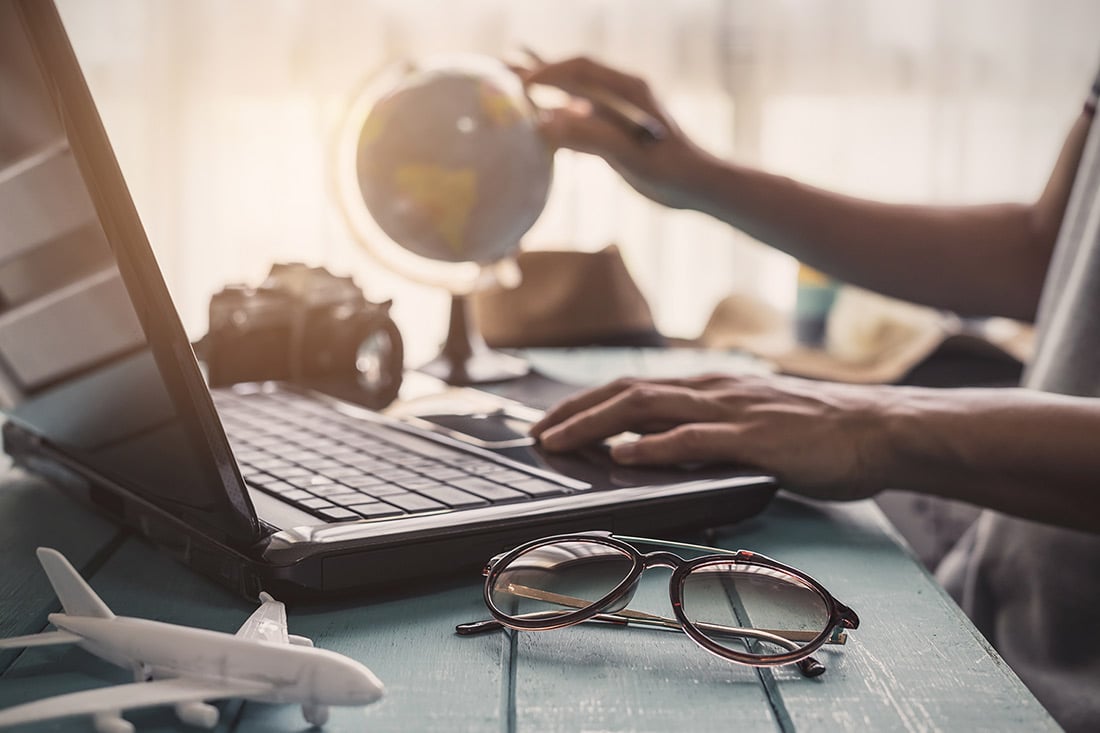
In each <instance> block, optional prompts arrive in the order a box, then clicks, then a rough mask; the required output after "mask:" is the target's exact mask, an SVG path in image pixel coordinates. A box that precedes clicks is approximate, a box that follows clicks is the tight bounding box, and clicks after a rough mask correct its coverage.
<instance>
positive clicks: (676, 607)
mask: <svg viewBox="0 0 1100 733" xmlns="http://www.w3.org/2000/svg"><path fill="white" fill-rule="evenodd" d="M565 542H588V543H593V544H602V545H605V546H607V547H611V548H614V549H616V550H618V551H620V552H623V553H624V554H626V555H627V556H628V557H629V558H630V559H631V562H632V567H631V569H630V571H629V572H628V573H627V574H626V576H625V577H624V578H623V580H622V581H620V582H619V584H618V585H616V586H615V587H614V588H612V589H611V590H610V591H609V592H608V593H607V594H606V595H604V596H603V597H602V598H600V599H599V600H596V601H592V602H591V603H589V604H588V605H586V606H584V607H581V608H578V609H577V610H576V611H571V612H569V613H565V614H561V615H557V616H554V617H553V618H552V619H549V621H545V620H536V619H532V620H525V619H521V618H517V617H515V616H512V615H509V614H507V613H505V612H504V611H502V610H500V609H499V608H497V606H496V604H495V603H494V602H493V598H492V588H493V585H494V583H495V581H496V579H497V578H498V577H499V575H500V574H501V572H502V571H503V570H504V569H505V568H507V567H508V566H509V565H510V564H511V563H512V561H514V560H515V559H517V558H518V557H520V556H521V555H523V554H525V553H527V552H529V551H531V550H533V549H535V548H537V547H540V546H543V545H554V544H561V543H565ZM633 543H637V544H643V545H652V546H655V547H671V548H676V549H680V550H690V551H694V552H703V553H707V554H704V555H701V556H700V557H697V558H693V559H690V560H686V559H684V558H682V557H680V556H679V555H677V554H676V553H674V552H671V551H667V550H662V551H657V552H650V553H643V552H642V551H641V550H639V549H638V548H637V547H635V546H634V544H633ZM731 560H733V561H735V562H738V563H741V564H745V565H755V566H758V567H764V568H769V569H772V570H779V571H782V572H784V573H787V574H789V575H791V576H794V577H795V578H797V579H799V580H801V581H802V582H803V583H805V584H806V585H807V586H809V588H810V589H811V590H813V591H814V592H815V593H817V594H818V595H819V596H820V597H821V599H822V600H823V601H824V602H825V605H826V608H827V610H828V612H829V620H828V622H827V623H826V625H825V626H824V628H823V629H822V631H821V632H820V633H818V634H817V635H816V636H814V637H813V638H812V639H811V640H810V641H808V642H807V643H806V644H805V645H803V646H800V647H799V648H798V649H796V650H794V651H789V652H787V653H784V654H770V655H751V654H746V653H742V652H737V651H734V650H732V649H728V648H726V647H724V646H722V645H720V644H717V643H715V642H714V641H712V640H711V639H710V638H708V637H707V636H706V634H704V633H703V632H702V631H700V630H699V628H698V626H697V625H696V622H693V621H691V619H689V618H688V617H687V615H686V614H685V613H684V610H683V587H684V582H685V580H686V579H687V577H688V576H689V575H690V574H691V573H692V572H694V571H695V570H697V569H698V568H700V567H703V566H705V565H712V564H720V563H730V562H731ZM651 567H667V568H669V569H671V570H672V576H671V577H670V578H669V586H668V590H669V599H670V601H671V602H672V611H673V614H674V615H675V617H676V621H677V623H678V625H679V627H680V629H681V630H682V631H683V632H684V633H685V634H687V635H688V637H689V638H690V639H691V640H692V641H694V642H695V643H696V644H698V645H699V646H701V647H702V648H703V649H704V650H705V651H708V652H710V653H711V654H714V655H715V656H718V657H721V658H722V659H725V660H727V661H732V662H737V663H740V664H747V665H750V666H753V667H775V666H780V665H784V664H797V665H798V668H799V671H801V672H802V674H803V675H805V676H807V677H816V676H818V675H820V674H821V673H823V672H824V671H825V666H824V665H822V664H821V663H820V662H818V661H817V660H815V659H813V658H812V656H811V655H812V654H813V653H814V652H815V651H817V650H818V649H820V648H821V647H822V646H823V645H824V644H826V643H829V642H832V643H840V644H843V643H844V637H845V634H844V632H843V631H842V629H856V628H858V627H859V616H858V615H856V612H855V611H853V610H852V609H851V608H849V607H848V606H846V605H844V604H843V603H841V602H840V601H838V600H837V599H836V598H835V597H834V596H833V595H832V594H831V593H830V592H829V591H828V590H826V589H825V586H823V585H821V583H819V582H818V581H817V580H815V579H814V578H813V577H811V576H810V575H808V574H806V573H804V572H802V571H801V570H799V569H797V568H794V567H791V566H790V565H787V564H785V563H781V562H779V561H778V560H774V559H772V558H770V557H768V556H766V555H761V554H760V553H757V552H751V551H749V550H724V549H722V548H718V547H706V546H702V545H692V544H687V543H683V542H672V541H668V540H655V539H649V538H645V537H631V536H626V535H615V534H613V533H611V532H607V531H590V532H577V533H572V534H562V535H553V536H550V537H543V538H541V539H536V540H532V541H530V542H526V543H524V544H522V545H520V546H518V547H516V548H514V549H512V550H509V551H508V552H505V553H502V554H500V555H496V556H495V557H493V558H491V559H490V560H489V562H488V563H486V565H485V567H484V568H483V570H482V573H483V574H484V575H485V587H484V589H483V594H484V600H485V606H486V607H487V608H488V609H489V613H490V614H491V615H492V616H493V618H494V620H495V621H496V622H497V623H499V624H500V625H502V626H505V627H508V628H510V629H516V630H518V631H550V630H553V629H560V628H565V627H567V626H575V625H577V624H579V623H583V622H585V621H588V620H600V619H598V618H597V617H599V616H601V615H605V616H615V615H616V614H618V613H619V612H621V611H623V610H625V609H626V606H627V605H628V604H629V603H630V601H631V599H632V598H633V595H634V593H635V591H636V590H637V588H638V583H639V581H640V580H641V577H642V574H643V573H644V572H645V571H646V569H647V568H651ZM620 601H622V605H620V606H618V607H617V608H612V607H613V606H615V604H616V603H618V602H620ZM609 609H612V610H609ZM629 620H630V619H629V617H627V618H624V619H623V621H622V622H623V623H628V622H629ZM486 630H489V629H488V628H487V627H483V623H482V624H478V623H475V624H461V625H459V626H458V627H457V628H456V631H457V632H458V633H460V634H471V633H477V632H479V631H486ZM746 630H748V629H746ZM753 631H757V630H755V629H754V630H753ZM760 631H761V632H762V634H766V633H767V632H766V631H763V630H760ZM745 636H748V634H746V635H745ZM773 636H775V637H776V638H782V639H783V640H784V641H787V642H789V643H794V640H792V639H788V638H786V637H781V636H780V635H779V634H773ZM765 640H769V641H772V643H777V642H776V640H775V639H767V638H765Z"/></svg>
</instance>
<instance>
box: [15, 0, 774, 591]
mask: <svg viewBox="0 0 1100 733" xmlns="http://www.w3.org/2000/svg"><path fill="white" fill-rule="evenodd" d="M0 100H3V102H2V104H0V222H3V225H2V227H0V403H2V406H3V408H4V412H5V414H6V416H7V420H6V422H5V424H4V428H3V441H4V450H5V451H6V452H7V453H9V454H10V455H11V456H12V458H13V460H14V462H15V463H16V464H17V465H19V466H22V467H24V468H26V469H28V470H30V471H33V472H36V473H38V474H41V475H43V476H45V477H46V478H48V479H49V480H50V481H52V482H53V483H55V484H57V485H58V486H60V487H61V488H63V489H64V490H65V491H66V492H68V493H70V494H72V495H73V496H74V497H76V498H78V499H80V500H81V501H84V502H86V503H88V504H90V505H92V506H94V507H96V508H97V509H99V510H100V511H102V512H105V513H106V514H108V515H110V516H111V517H113V518H114V519H115V520H117V521H118V522H119V523H121V524H123V525H125V526H126V527H129V528H131V529H132V531H133V532H134V533H136V534H137V535H140V536H141V537H143V538H145V539H147V540H148V541H149V542H151V543H152V544H154V545H156V546H158V547H160V548H163V549H164V550H166V551H168V552H170V553H171V554H173V555H175V556H176V557H178V558H179V559H180V560H182V561H183V562H185V563H186V564H188V565H189V566H191V567H192V568H194V569H195V570H197V571H199V572H201V573H203V574H205V575H208V576H210V577H211V578H214V579H216V580H217V581H218V582H220V583H222V584H224V585H226V586H228V587H230V588H232V589H234V590H236V591H237V592H239V593H241V594H242V595H244V596H247V597H250V598H255V597H256V595H257V594H258V593H259V592H260V591H261V590H265V591H268V592H270V593H273V594H275V595H276V596H277V597H282V598H296V597H317V596H327V595H331V594H340V593H347V592H362V591H364V590H368V589H378V588H383V587H392V586H406V587H407V586H408V584H410V583H415V582H417V581H421V580H425V579H427V578H435V577H439V576H445V575H451V576H456V575H458V574H461V573H469V575H470V577H474V576H475V575H476V571H477V569H478V568H479V567H480V566H482V565H483V564H484V562H485V561H486V559H487V558H489V557H491V556H492V555H494V554H496V553H498V552H500V551H502V550H504V549H507V548H509V547H511V546H514V545H516V544H517V543H520V542H523V541H525V540H529V539H533V538H536V537H539V536H543V535H548V534H553V533H558V532H564V531H577V530H586V529H607V530H612V531H616V532H629V533H632V534H650V535H657V536H660V535H664V534H667V533H671V532H677V531H683V530H687V529H691V528H700V527H704V526H711V525H716V524H725V523H729V522H732V521H736V520H739V519H743V518H745V517H747V516H750V515H753V514H755V513H757V512H759V511H760V510H761V509H762V508H763V507H764V506H765V505H766V504H767V502H768V501H769V500H770V498H771V497H772V495H773V493H774V491H775V482H774V480H773V479H772V478H771V477H769V476H765V475H761V474H760V473H758V472H753V471H739V470H734V469H716V468H709V469H702V468H696V469H694V470H692V469H689V468H686V467H685V468H682V469H681V468H677V469H663V470H656V469H653V470H648V469H647V470H638V469H633V468H624V467H618V466H615V465H614V464H613V463H612V462H611V461H610V460H608V458H607V453H606V450H605V449H602V448H600V447H596V448H593V449H591V450H589V451H586V452H579V453H575V454H569V455H552V454H547V453H544V452H542V451H541V450H540V449H539V447H538V446H537V445H534V444H532V441H530V440H529V439H527V438H526V437H525V425H526V424H527V422H528V421H529V420H530V419H532V418H533V417H534V416H537V414H538V413H537V411H534V410H532V409H530V408H528V407H526V406H525V405H523V404H521V403H520V402H517V401H514V400H510V399H504V398H501V397H495V396H493V395H490V394H488V393H485V392H481V391H476V390H472V389H442V390H438V391H437V392H435V393H432V390H430V389H428V390H423V391H422V394H421V395H420V396H419V397H418V398H417V399H413V400H406V401H405V402H403V403H402V405H399V406H397V407H396V408H395V409H393V410H390V411H388V413H387V414H383V413H380V412H376V411H371V410H368V409H366V408H364V407H362V406H359V405H356V404H353V403H351V402H348V401H345V400H341V399H338V398H336V397H333V396H332V395H330V394H324V393H321V392H318V391H312V390H308V389H304V388H301V387H296V386H293V385H289V384H272V383H267V384H247V385H237V386H235V387H233V388H230V389H218V390H213V391H212V390H211V389H209V388H208V386H207V383H206V381H205V380H204V378H203V374H202V371H201V369H200V366H199V364H198V362H197V361H196V358H195V354H194V351H193V350H192V347H191V344H190V343H189V341H188V339H187V336H186V334H185V332H184V329H183V327H182V325H181V322H180V320H179V317H178V315H177V312H176V310H175V308H174V307H173V304H172V301H171V299H170V297H169V294H168V291H167V289H166V287H165V284H164V281H163V278H162V276H161V273H160V271H159V269H158V267H157V264H156V261H155V259H154V256H153V253H152V251H151V249H150V247H149V243H148V241H147V239H146V235H145V233H144V231H143V229H142V225H141V223H140V221H139V218H138V215H137V212H136V210H135V208H134V205H133V202H132V200H131V198H130V195H129V193H128V191H127V188H126V185H125V183H124V181H123V177H122V174H121V172H120V169H119V166H118V164H117V162H116V160H115V157H114V154H113V152H112V149H111V146H110V144H109V141H108V139H107V136H106V133H105V131H104V129H103V127H102V124H101V122H100V119H99V116H98V113H97V111H96V108H95V105H94V103H93V101H92V98H91V95H90V93H89V90H88V88H87V86H86V84H85V81H84V78H83V75H82V73H81V71H80V68H79V66H78V64H77V61H76V57H75V55H74V53H73V50H72V48H71V46H70V44H69V40H68V38H67V36H66V33H65V30H64V27H63V25H62V22H61V19H60V17H59V15H58V13H57V10H56V8H55V7H54V6H53V4H52V3H50V2H48V1H45V0H0ZM411 381H413V380H410V383H411ZM409 405H412V406H413V407H417V406H419V407H420V408H422V409H419V410H417V409H411V410H410V409H402V408H403V407H405V408H407V407H408V406H409Z"/></svg>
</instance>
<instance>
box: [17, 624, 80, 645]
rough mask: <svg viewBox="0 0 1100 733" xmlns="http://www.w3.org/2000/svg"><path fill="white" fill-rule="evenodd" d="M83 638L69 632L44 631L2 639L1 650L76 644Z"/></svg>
mask: <svg viewBox="0 0 1100 733" xmlns="http://www.w3.org/2000/svg"><path fill="white" fill-rule="evenodd" d="M78 641H81V637H79V636H77V635H76V634H70V633H69V632H68V631H61V630H60V629H59V630H57V631H43V632H42V633H41V634H28V635H27V636H9V637H8V638H7V639H0V649H22V648H23V647H28V646H49V645H50V644H75V643H76V642H78Z"/></svg>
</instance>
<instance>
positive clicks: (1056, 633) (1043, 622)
mask: <svg viewBox="0 0 1100 733" xmlns="http://www.w3.org/2000/svg"><path fill="white" fill-rule="evenodd" d="M1098 91H1100V74H1098V75H1097V78H1096V83H1095V84H1094V86H1093V97H1092V99H1093V100H1095V95H1096V93H1097V92H1098ZM1038 334H1039V340H1038V346H1037V349H1036V354H1035V358H1034V360H1033V361H1032V363H1031V364H1030V365H1029V367H1028V369H1027V371H1026V372H1025V374H1024V380H1023V386H1025V387H1028V388H1031V389H1037V390H1044V391H1047V392H1057V393H1060V394H1068V395H1079V396H1087V397H1100V122H1098V121H1097V117H1096V116H1094V117H1093V123H1092V126H1091V128H1090V131H1089V136H1088V141H1087V143H1086V146H1085V151H1084V154H1083V156H1082V159H1081V164H1080V166H1079V168H1078V171H1077V175H1076V178H1075V180H1074V184H1073V191H1072V193H1071V195H1070V200H1069V205H1068V207H1067V209H1066V214H1065V218H1064V219H1063V224H1062V228H1061V230H1060V232H1059V235H1058V242H1057V245H1056V247H1055V250H1054V258H1053V260H1052V261H1051V265H1050V268H1049V270H1048V273H1047V279H1046V282H1045V284H1044V287H1043V297H1042V300H1041V302H1040V305H1039V320H1038ZM1097 438H1098V440H1100V436H1097ZM1094 479H1095V481H1096V485H1097V495H1096V499H1095V500H1096V501H1097V502H1100V476H1096V477H1094ZM938 575H939V577H940V579H941V580H942V581H943V582H944V584H945V586H946V587H947V588H948V590H949V591H951V593H952V594H953V595H954V596H955V597H956V599H957V600H958V601H959V603H960V604H961V605H962V607H963V608H964V609H965V610H966V612H967V613H968V614H969V615H970V617H971V619H972V620H973V621H974V623H975V625H976V626H977V627H978V628H979V629H980V630H981V632H982V633H983V634H985V636H986V638H988V639H989V640H990V642H992V643H993V645H994V646H995V647H996V648H997V650H998V651H999V652H1000V653H1001V655H1002V656H1003V657H1004V659H1005V661H1007V662H1008V663H1009V665H1011V666H1012V668H1013V669H1014V670H1015V671H1016V673H1017V674H1018V675H1019V676H1020V678H1021V679H1023V681H1024V682H1025V683H1026V684H1027V686H1028V687H1029V688H1030V689H1031V691H1032V692H1033V693H1034V694H1035V696H1036V697H1037V698H1038V699H1039V701H1040V702H1042V703H1043V705H1045V706H1046V707H1047V709H1048V710H1049V711H1050V712H1051V714H1052V715H1053V716H1054V717H1055V719H1057V720H1058V722H1059V723H1060V724H1061V725H1062V726H1063V727H1065V728H1066V729H1067V730H1069V731H1100V535H1095V534H1090V533H1086V532H1077V531H1073V530H1068V529H1060V528H1057V527H1052V526H1049V525H1043V524H1038V523H1035V522H1029V521H1026V520H1023V519H1016V518H1014V517H1009V516H1006V515H1003V514H999V513H997V512H992V511H985V512H983V513H982V514H981V516H980V517H979V519H978V520H977V521H976V522H975V524H974V526H973V527H971V529H970V531H969V532H968V533H967V534H966V535H965V536H964V537H963V538H962V540H960V542H959V546H958V547H956V548H955V550H953V551H952V553H951V554H949V555H948V557H946V558H945V559H944V562H943V564H942V565H941V566H940V570H939V573H938Z"/></svg>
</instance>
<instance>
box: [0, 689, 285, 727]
mask: <svg viewBox="0 0 1100 733" xmlns="http://www.w3.org/2000/svg"><path fill="white" fill-rule="evenodd" d="M272 688H273V685H265V684H262V683H259V682H238V681H230V680H217V681H216V682H207V681H204V680H190V679H186V678H183V677H176V678H172V679H164V680H156V681H153V682H132V683H129V684H125V685H115V686H114V687H97V688H95V689H93V690H82V691H81V692H70V693H68V694H65V695H56V696H54V697H47V698H45V699H42V700H35V701H34V702H28V703H23V704H22V705H13V706H12V707H10V708H4V709H3V710H0V727H6V726H11V725H19V724H21V723H32V722H34V721H37V720H51V719H53V718H67V717H69V716H72V715H91V714H94V713H104V712H110V711H122V710H130V709H132V708H147V707H152V706H154V705H172V704H175V703H181V702H198V701H202V700H221V699H225V698H228V697H246V696H249V695H257V694H263V693H265V692H269V691H270V690H271V689H272Z"/></svg>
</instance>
